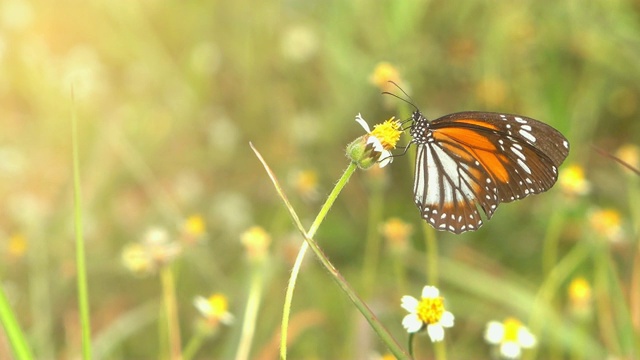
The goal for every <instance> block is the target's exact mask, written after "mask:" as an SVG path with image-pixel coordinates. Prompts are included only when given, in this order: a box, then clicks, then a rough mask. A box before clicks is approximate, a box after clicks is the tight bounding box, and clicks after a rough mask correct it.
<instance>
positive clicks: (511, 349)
mask: <svg viewBox="0 0 640 360" xmlns="http://www.w3.org/2000/svg"><path fill="white" fill-rule="evenodd" d="M520 352H521V351H520V345H518V344H516V343H514V342H513V341H507V342H506V343H504V344H502V345H500V354H502V356H504V357H506V358H509V359H516V358H519V357H520Z"/></svg>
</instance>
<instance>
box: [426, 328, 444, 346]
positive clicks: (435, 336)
mask: <svg viewBox="0 0 640 360" xmlns="http://www.w3.org/2000/svg"><path fill="white" fill-rule="evenodd" d="M427 333H429V337H430V338H431V341H433V342H436V341H442V340H443V339H444V328H443V327H442V326H441V325H440V324H431V325H429V326H427Z"/></svg>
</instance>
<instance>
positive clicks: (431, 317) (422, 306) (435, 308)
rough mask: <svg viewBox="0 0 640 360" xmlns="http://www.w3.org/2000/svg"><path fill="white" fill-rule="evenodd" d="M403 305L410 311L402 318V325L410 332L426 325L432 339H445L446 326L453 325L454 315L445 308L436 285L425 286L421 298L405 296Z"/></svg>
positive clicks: (434, 340)
mask: <svg viewBox="0 0 640 360" xmlns="http://www.w3.org/2000/svg"><path fill="white" fill-rule="evenodd" d="M401 306H402V308H403V309H405V310H407V311H408V312H409V315H407V316H405V317H404V319H402V326H403V327H404V328H405V329H406V330H407V332H409V333H415V332H418V331H420V330H422V329H423V328H424V327H425V325H426V327H427V333H428V334H429V337H430V338H431V341H433V342H436V341H442V340H443V339H444V328H446V327H447V328H449V327H452V326H453V321H454V316H453V314H452V313H450V312H449V311H446V310H445V308H444V299H443V298H442V297H441V296H440V291H439V290H438V288H436V287H435V286H425V287H424V288H423V289H422V297H421V300H418V299H416V298H414V297H413V296H408V295H406V296H403V297H402V304H401Z"/></svg>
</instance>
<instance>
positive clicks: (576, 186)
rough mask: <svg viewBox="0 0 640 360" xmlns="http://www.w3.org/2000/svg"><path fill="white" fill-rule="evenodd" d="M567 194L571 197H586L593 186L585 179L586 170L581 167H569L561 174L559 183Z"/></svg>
mask: <svg viewBox="0 0 640 360" xmlns="http://www.w3.org/2000/svg"><path fill="white" fill-rule="evenodd" d="M558 182H559V183H560V187H561V188H562V190H563V191H564V193H565V194H567V195H569V196H576V195H586V194H588V193H589V190H590V188H591V185H590V184H589V182H588V181H587V180H586V179H585V177H584V170H583V169H582V167H581V166H580V165H575V164H573V165H569V166H565V168H564V169H563V170H562V172H561V173H560V179H559V181H558Z"/></svg>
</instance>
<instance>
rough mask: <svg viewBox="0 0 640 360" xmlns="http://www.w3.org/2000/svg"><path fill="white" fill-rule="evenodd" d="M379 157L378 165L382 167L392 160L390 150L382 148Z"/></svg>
mask: <svg viewBox="0 0 640 360" xmlns="http://www.w3.org/2000/svg"><path fill="white" fill-rule="evenodd" d="M380 159H382V160H381V161H380V163H379V166H380V167H381V168H383V167H385V166H387V165H389V164H391V163H392V162H393V154H392V153H391V151H388V150H383V151H382V154H381V155H380Z"/></svg>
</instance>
